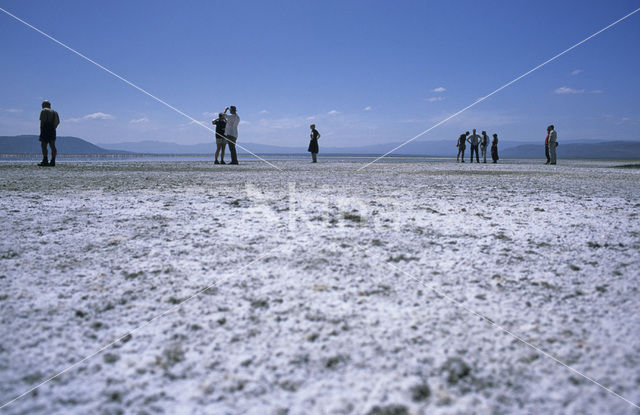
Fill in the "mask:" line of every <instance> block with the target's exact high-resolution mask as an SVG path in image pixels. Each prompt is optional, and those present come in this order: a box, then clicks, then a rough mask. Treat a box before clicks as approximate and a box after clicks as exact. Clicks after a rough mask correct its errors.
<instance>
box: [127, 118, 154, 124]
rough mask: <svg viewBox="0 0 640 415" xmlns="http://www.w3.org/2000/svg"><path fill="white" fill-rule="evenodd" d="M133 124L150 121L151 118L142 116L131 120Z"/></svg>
mask: <svg viewBox="0 0 640 415" xmlns="http://www.w3.org/2000/svg"><path fill="white" fill-rule="evenodd" d="M129 122H130V123H131V124H144V123H148V122H149V119H148V118H147V117H142V118H135V119H133V120H131V121H129Z"/></svg>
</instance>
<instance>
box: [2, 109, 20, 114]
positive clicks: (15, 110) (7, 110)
mask: <svg viewBox="0 0 640 415" xmlns="http://www.w3.org/2000/svg"><path fill="white" fill-rule="evenodd" d="M5 111H6V112H8V113H10V114H20V113H21V112H22V110H21V109H17V108H7V109H6V110H5Z"/></svg>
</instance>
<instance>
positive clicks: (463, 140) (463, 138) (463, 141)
mask: <svg viewBox="0 0 640 415" xmlns="http://www.w3.org/2000/svg"><path fill="white" fill-rule="evenodd" d="M468 135H469V131H467V132H466V133H464V134H460V137H458V143H457V144H456V147H458V155H457V156H456V162H458V161H459V159H460V155H461V154H462V162H463V163H464V150H465V149H466V148H467V136H468Z"/></svg>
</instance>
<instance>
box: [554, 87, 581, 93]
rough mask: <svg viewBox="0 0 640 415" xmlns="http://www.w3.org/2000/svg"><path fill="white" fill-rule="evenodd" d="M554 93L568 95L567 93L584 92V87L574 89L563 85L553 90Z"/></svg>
mask: <svg viewBox="0 0 640 415" xmlns="http://www.w3.org/2000/svg"><path fill="white" fill-rule="evenodd" d="M553 93H554V94H558V95H567V94H584V89H573V88H569V87H568V86H561V87H560V88H557V89H556V90H555V91H553Z"/></svg>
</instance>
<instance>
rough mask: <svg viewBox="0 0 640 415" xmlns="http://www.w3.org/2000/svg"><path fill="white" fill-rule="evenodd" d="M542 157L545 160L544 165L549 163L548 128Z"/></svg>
mask: <svg viewBox="0 0 640 415" xmlns="http://www.w3.org/2000/svg"><path fill="white" fill-rule="evenodd" d="M544 155H545V157H546V158H547V162H546V163H544V164H549V163H551V157H550V156H549V127H547V138H545V140H544Z"/></svg>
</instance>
